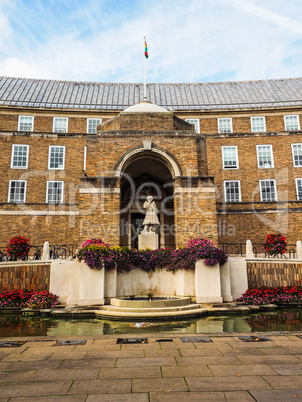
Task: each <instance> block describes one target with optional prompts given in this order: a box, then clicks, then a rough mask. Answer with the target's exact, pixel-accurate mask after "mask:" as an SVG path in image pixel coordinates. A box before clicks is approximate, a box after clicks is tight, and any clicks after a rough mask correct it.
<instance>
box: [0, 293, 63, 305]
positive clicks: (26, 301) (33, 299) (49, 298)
mask: <svg viewBox="0 0 302 402" xmlns="http://www.w3.org/2000/svg"><path fill="white" fill-rule="evenodd" d="M58 303H59V302H58V296H57V295H54V294H52V293H50V292H48V291H43V292H36V291H34V290H26V289H24V290H2V291H0V308H11V307H18V308H26V307H27V308H32V309H41V308H51V307H54V306H55V305H56V304H58Z"/></svg>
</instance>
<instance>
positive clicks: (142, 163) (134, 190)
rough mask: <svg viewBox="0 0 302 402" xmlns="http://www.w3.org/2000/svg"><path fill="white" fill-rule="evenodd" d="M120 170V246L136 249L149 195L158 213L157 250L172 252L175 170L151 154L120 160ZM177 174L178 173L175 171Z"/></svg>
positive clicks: (157, 155)
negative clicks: (168, 249) (165, 248)
mask: <svg viewBox="0 0 302 402" xmlns="http://www.w3.org/2000/svg"><path fill="white" fill-rule="evenodd" d="M123 162H124V163H123V165H122V164H119V167H120V170H119V173H120V190H121V197H120V207H121V208H120V210H121V217H120V245H121V246H128V247H132V248H134V247H137V236H138V233H139V231H140V229H141V224H142V221H143V218H144V215H145V211H144V209H143V207H142V205H143V203H144V201H145V200H146V197H147V196H148V195H152V196H153V198H154V201H155V202H156V204H157V207H158V210H159V221H160V228H159V243H160V247H169V248H175V235H174V196H173V193H174V175H175V166H176V167H177V164H176V163H174V167H173V166H172V165H171V164H170V161H168V160H167V159H165V158H164V157H163V155H161V154H159V153H156V152H153V151H151V150H144V151H140V152H136V153H132V155H131V156H129V157H128V158H124V159H123ZM176 172H177V173H179V174H180V169H178V167H177V169H176Z"/></svg>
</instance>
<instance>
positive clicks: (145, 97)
mask: <svg viewBox="0 0 302 402" xmlns="http://www.w3.org/2000/svg"><path fill="white" fill-rule="evenodd" d="M145 43H146V37H145V36H144V46H145ZM144 100H147V86H146V56H145V54H144Z"/></svg>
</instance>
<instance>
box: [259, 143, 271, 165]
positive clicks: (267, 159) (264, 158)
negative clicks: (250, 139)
mask: <svg viewBox="0 0 302 402" xmlns="http://www.w3.org/2000/svg"><path fill="white" fill-rule="evenodd" d="M257 159H258V168H264V169H266V168H273V167H274V160H273V149H272V146H271V145H257Z"/></svg>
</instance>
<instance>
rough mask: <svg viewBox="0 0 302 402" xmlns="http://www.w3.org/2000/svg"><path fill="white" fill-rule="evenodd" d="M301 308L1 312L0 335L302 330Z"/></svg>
mask: <svg viewBox="0 0 302 402" xmlns="http://www.w3.org/2000/svg"><path fill="white" fill-rule="evenodd" d="M301 318H302V311H301V310H279V311H275V312H269V313H258V314H251V315H241V316H239V315H235V316H215V317H201V318H192V319H190V320H186V321H151V322H148V321H146V322H130V321H109V320H100V319H96V318H90V319H88V318H86V319H82V318H78V319H74V318H51V317H40V316H29V317H28V316H26V317H24V316H21V314H10V315H0V337H15V336H76V335H112V334H148V333H180V334H200V333H227V332H234V333H239V332H271V331H278V332H279V331H280V332H281V331H301V330H302V319H301Z"/></svg>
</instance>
